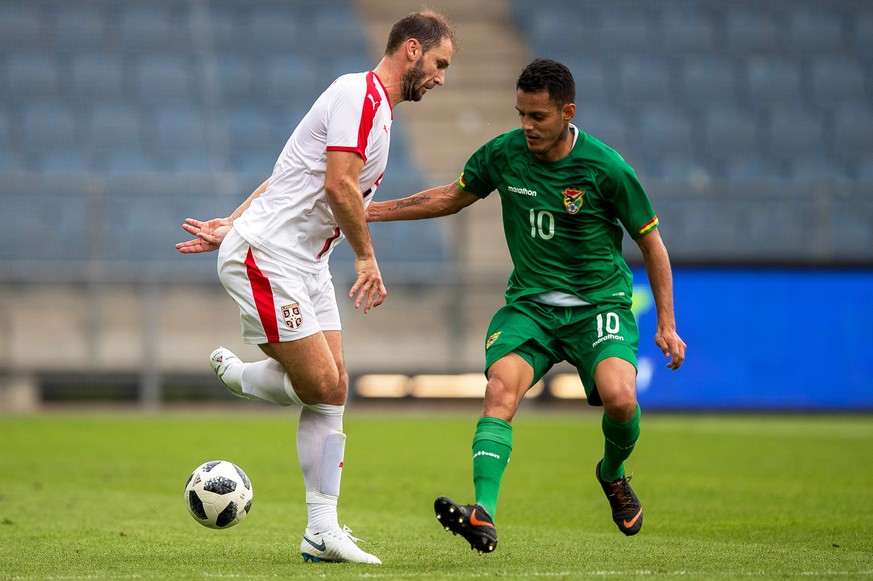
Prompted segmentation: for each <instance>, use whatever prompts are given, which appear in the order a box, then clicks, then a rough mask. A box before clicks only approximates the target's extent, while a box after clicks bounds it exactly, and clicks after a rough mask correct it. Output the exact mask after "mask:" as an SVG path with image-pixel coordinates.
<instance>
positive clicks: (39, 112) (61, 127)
mask: <svg viewBox="0 0 873 581" xmlns="http://www.w3.org/2000/svg"><path fill="white" fill-rule="evenodd" d="M22 127H23V129H24V143H25V146H26V149H27V151H28V153H30V154H34V153H39V152H43V151H46V150H51V149H75V148H76V147H78V146H79V144H80V134H79V127H78V123H77V117H76V114H75V113H74V111H73V109H72V108H71V107H69V106H68V105H66V104H64V103H52V104H48V103H37V104H34V105H32V106H29V107H27V108H26V109H24V113H23V124H22Z"/></svg>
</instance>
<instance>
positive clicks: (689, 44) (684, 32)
mask: <svg viewBox="0 0 873 581" xmlns="http://www.w3.org/2000/svg"><path fill="white" fill-rule="evenodd" d="M716 22H717V21H715V20H714V19H713V17H712V15H710V14H707V13H706V9H705V5H704V4H702V3H700V4H694V5H691V6H683V7H681V8H667V9H665V10H664V12H663V13H662V15H661V26H662V29H661V43H662V45H663V48H664V50H665V51H667V52H670V53H672V54H676V55H681V54H712V53H713V52H715V51H716V50H717V48H718V47H717V46H716V34H715V27H716V26H717V25H716V24H715V23H716Z"/></svg>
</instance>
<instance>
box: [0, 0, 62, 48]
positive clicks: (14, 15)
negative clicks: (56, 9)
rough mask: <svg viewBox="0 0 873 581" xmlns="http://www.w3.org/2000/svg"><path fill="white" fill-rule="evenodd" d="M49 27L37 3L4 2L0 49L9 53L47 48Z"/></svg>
mask: <svg viewBox="0 0 873 581" xmlns="http://www.w3.org/2000/svg"><path fill="white" fill-rule="evenodd" d="M50 38H51V36H50V34H49V27H48V26H47V25H46V22H45V20H44V19H43V15H42V5H41V4H40V3H38V2H4V3H3V6H2V18H0V49H2V51H3V52H4V53H8V52H10V51H22V50H38V49H45V48H47V45H48V42H49V39H50Z"/></svg>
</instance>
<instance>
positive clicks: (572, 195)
mask: <svg viewBox="0 0 873 581" xmlns="http://www.w3.org/2000/svg"><path fill="white" fill-rule="evenodd" d="M561 194H562V195H563V196H564V208H565V209H566V210H567V212H568V213H570V214H576V213H578V212H579V210H581V209H582V203H583V201H584V199H583V196H585V190H576V189H573V188H567V189H566V190H564V191H563V192H561Z"/></svg>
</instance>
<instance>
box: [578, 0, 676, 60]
mask: <svg viewBox="0 0 873 581" xmlns="http://www.w3.org/2000/svg"><path fill="white" fill-rule="evenodd" d="M598 12H599V14H598V15H597V17H598V20H597V25H596V27H594V28H593V29H592V28H589V27H588V25H587V23H586V21H585V18H584V13H582V12H581V11H577V13H578V14H579V17H578V18H577V24H578V25H580V26H583V27H584V29H585V30H586V31H587V32H586V35H587V34H592V35H594V36H595V37H596V38H597V42H596V43H595V44H594V45H593V46H595V47H596V48H597V49H598V50H599V51H601V52H602V53H603V54H618V55H623V54H635V55H645V54H650V53H653V52H655V51H657V50H658V47H659V44H660V39H659V38H658V37H657V36H656V35H657V32H658V26H657V24H656V22H655V20H654V18H653V17H652V16H651V15H649V13H648V12H647V8H646V7H645V5H642V4H641V5H637V6H630V5H627V4H608V5H607V4H601V5H599V10H598ZM571 34H572V33H571V32H570V31H567V33H566V34H564V35H563V36H564V39H565V40H566V38H567V36H568V35H571Z"/></svg>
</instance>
